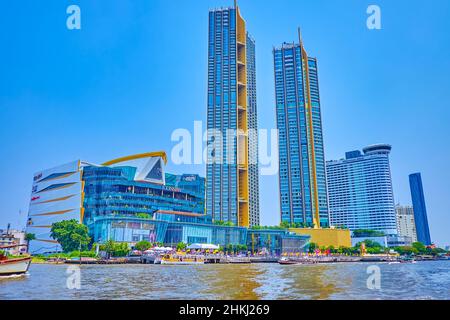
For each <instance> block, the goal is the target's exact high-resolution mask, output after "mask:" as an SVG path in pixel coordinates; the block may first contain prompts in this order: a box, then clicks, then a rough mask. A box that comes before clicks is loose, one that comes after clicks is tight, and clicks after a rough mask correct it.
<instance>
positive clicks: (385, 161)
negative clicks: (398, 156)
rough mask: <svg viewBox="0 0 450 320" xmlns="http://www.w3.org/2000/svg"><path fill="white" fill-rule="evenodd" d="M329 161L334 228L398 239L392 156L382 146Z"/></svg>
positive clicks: (353, 152) (371, 147)
mask: <svg viewBox="0 0 450 320" xmlns="http://www.w3.org/2000/svg"><path fill="white" fill-rule="evenodd" d="M363 152H364V154H361V152H360V151H359V150H357V151H350V152H347V153H346V154H345V159H341V160H337V161H327V180H328V196H329V202H330V218H331V224H332V225H334V226H345V227H347V228H349V229H350V230H352V231H353V230H356V229H370V230H377V231H382V232H384V233H385V234H387V235H397V225H396V214H395V204H394V194H393V190H392V179H391V169H390V165H389V153H390V152H391V146H390V145H386V144H379V145H373V146H369V147H366V148H364V149H363Z"/></svg>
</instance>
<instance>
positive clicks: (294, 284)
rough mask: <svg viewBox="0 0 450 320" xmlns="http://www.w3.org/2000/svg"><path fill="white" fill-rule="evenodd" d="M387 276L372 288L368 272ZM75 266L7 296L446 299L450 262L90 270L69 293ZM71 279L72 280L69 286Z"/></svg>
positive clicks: (34, 277)
mask: <svg viewBox="0 0 450 320" xmlns="http://www.w3.org/2000/svg"><path fill="white" fill-rule="evenodd" d="M371 265H376V266H378V267H379V268H380V271H381V283H380V284H381V289H379V290H377V289H372V290H371V289H368V287H367V279H368V277H369V276H370V275H369V274H368V273H367V268H368V267H369V266H371ZM67 268H68V265H38V264H35V265H32V266H31V267H30V271H29V275H26V276H22V277H20V278H8V279H1V280H0V299H89V300H90V299H446V300H450V261H434V262H418V263H416V264H387V263H376V264H370V263H342V264H323V265H287V266H283V265H278V264H248V265H201V266H164V265H109V266H107V265H84V266H81V273H80V274H81V282H80V284H81V287H80V289H79V290H77V289H68V286H67V282H68V277H70V275H71V274H69V273H67ZM69 282H70V281H69Z"/></svg>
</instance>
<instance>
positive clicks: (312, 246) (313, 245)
mask: <svg viewBox="0 0 450 320" xmlns="http://www.w3.org/2000/svg"><path fill="white" fill-rule="evenodd" d="M318 247H319V246H318V245H317V243H314V242H310V243H309V253H314V252H315V251H316V250H317V248H318Z"/></svg>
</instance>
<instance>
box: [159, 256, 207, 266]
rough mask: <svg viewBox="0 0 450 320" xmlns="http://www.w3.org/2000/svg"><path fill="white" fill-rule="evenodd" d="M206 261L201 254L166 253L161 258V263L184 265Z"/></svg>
mask: <svg viewBox="0 0 450 320" xmlns="http://www.w3.org/2000/svg"><path fill="white" fill-rule="evenodd" d="M204 263H205V259H204V258H203V257H201V256H188V255H171V254H166V255H164V256H163V257H162V258H161V264H171V265H183V264H204Z"/></svg>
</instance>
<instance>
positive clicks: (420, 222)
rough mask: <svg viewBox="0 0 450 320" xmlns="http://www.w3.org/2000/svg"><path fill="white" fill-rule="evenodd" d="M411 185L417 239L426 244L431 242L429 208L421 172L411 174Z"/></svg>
mask: <svg viewBox="0 0 450 320" xmlns="http://www.w3.org/2000/svg"><path fill="white" fill-rule="evenodd" d="M409 187H410V189H411V199H412V203H413V208H414V221H415V223H416V232H417V240H418V241H419V242H422V243H423V244H425V245H430V244H431V237H430V229H429V227H428V218H427V208H426V205H425V195H424V194H423V186H422V176H421V175H420V173H413V174H410V175H409Z"/></svg>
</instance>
